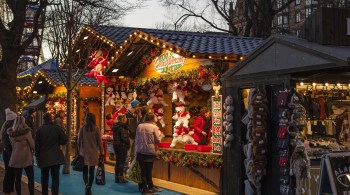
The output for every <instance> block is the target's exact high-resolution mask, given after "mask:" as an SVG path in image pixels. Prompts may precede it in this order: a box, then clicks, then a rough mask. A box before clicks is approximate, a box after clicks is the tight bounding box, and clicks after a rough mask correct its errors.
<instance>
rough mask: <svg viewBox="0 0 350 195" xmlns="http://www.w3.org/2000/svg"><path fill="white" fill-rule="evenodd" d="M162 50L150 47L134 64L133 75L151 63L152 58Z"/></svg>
mask: <svg viewBox="0 0 350 195" xmlns="http://www.w3.org/2000/svg"><path fill="white" fill-rule="evenodd" d="M161 52H162V50H161V49H160V48H158V47H155V46H154V47H152V48H151V49H150V51H149V52H148V53H146V54H145V55H143V56H142V57H141V60H140V62H139V63H138V64H137V65H136V66H135V70H134V71H133V73H132V74H133V77H136V76H138V75H139V74H140V73H141V72H142V71H144V70H145V69H146V66H149V65H150V64H151V63H152V60H153V59H154V58H156V57H158V56H159V55H160V54H161Z"/></svg>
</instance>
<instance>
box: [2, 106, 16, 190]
mask: <svg viewBox="0 0 350 195" xmlns="http://www.w3.org/2000/svg"><path fill="white" fill-rule="evenodd" d="M5 113H6V121H5V122H4V124H3V125H2V127H1V141H2V143H3V147H4V151H3V152H2V158H3V160H4V164H5V175H4V181H3V183H2V185H3V187H2V190H3V192H4V194H5V195H9V194H11V192H13V191H14V185H15V169H14V168H13V167H10V166H9V162H10V158H11V153H12V146H11V142H10V137H9V135H8V134H7V130H8V129H9V128H11V127H12V126H13V123H14V121H15V119H16V118H17V114H16V113H14V112H13V111H11V110H10V109H9V108H6V109H5Z"/></svg>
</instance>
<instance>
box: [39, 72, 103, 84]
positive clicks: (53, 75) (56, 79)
mask: <svg viewBox="0 0 350 195" xmlns="http://www.w3.org/2000/svg"><path fill="white" fill-rule="evenodd" d="M41 71H42V73H43V75H45V77H47V78H48V79H50V80H51V81H52V82H53V83H54V84H56V85H63V82H62V79H61V77H60V74H59V73H58V71H57V70H41ZM82 71H83V70H78V72H76V71H73V75H74V76H73V82H74V81H75V80H77V79H78V77H79V75H80V74H81V73H82ZM62 73H63V77H64V78H66V76H67V72H66V71H62ZM75 73H76V74H75ZM78 84H79V85H97V83H96V80H95V78H92V77H87V76H84V75H83V76H82V77H81V79H80V80H79V82H78Z"/></svg>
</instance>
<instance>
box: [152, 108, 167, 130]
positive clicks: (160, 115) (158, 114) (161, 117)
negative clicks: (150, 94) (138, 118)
mask: <svg viewBox="0 0 350 195" xmlns="http://www.w3.org/2000/svg"><path fill="white" fill-rule="evenodd" d="M152 111H153V113H154V115H156V118H157V122H159V123H160V124H161V125H162V127H163V128H164V127H165V122H164V110H163V108H162V107H160V108H152Z"/></svg>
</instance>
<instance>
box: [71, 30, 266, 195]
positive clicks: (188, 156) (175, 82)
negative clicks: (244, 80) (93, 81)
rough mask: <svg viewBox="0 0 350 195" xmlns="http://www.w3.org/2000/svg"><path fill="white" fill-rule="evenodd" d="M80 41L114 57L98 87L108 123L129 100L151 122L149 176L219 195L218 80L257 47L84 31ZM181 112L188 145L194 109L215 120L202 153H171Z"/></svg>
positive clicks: (246, 42)
mask: <svg viewBox="0 0 350 195" xmlns="http://www.w3.org/2000/svg"><path fill="white" fill-rule="evenodd" d="M79 37H80V39H82V38H83V37H90V38H91V37H97V38H99V39H101V40H103V41H104V42H106V43H108V44H110V45H112V46H113V48H114V49H115V50H113V52H109V54H110V55H109V62H110V63H108V65H106V67H105V68H104V71H103V75H104V76H106V77H108V83H103V84H102V86H101V87H102V89H103V92H102V93H103V94H102V97H103V101H104V102H103V105H104V110H103V114H104V115H105V116H106V117H107V118H108V120H106V119H105V118H106V117H103V118H104V119H105V120H106V122H110V120H111V119H110V118H112V121H113V118H115V116H117V115H118V113H120V112H125V111H126V110H127V109H128V107H130V102H131V101H132V100H133V98H134V96H133V95H134V92H136V94H137V98H136V99H137V100H139V101H140V102H141V105H142V106H145V107H146V108H147V109H148V110H149V111H150V112H153V113H155V114H156V115H157V118H158V122H157V125H158V127H159V128H160V130H161V131H162V133H163V134H164V136H165V137H164V138H163V139H162V143H161V144H160V145H159V147H160V149H159V150H158V153H157V157H158V160H157V161H156V162H155V165H154V169H153V170H154V173H153V176H154V177H156V178H159V179H163V180H167V181H171V182H175V183H180V184H184V185H187V186H191V187H196V188H200V189H204V190H208V191H212V192H219V191H220V176H221V168H222V159H223V157H222V152H221V151H222V147H223V139H222V128H221V125H222V113H223V112H224V111H223V110H222V103H223V102H222V100H221V99H220V97H221V96H220V95H219V94H220V83H219V78H220V77H221V74H222V73H223V72H224V71H225V70H227V69H228V68H230V67H233V66H234V65H235V63H236V62H237V61H239V60H242V59H243V58H244V56H245V55H247V54H248V53H249V52H250V51H251V50H253V49H254V48H255V47H257V45H258V44H259V43H261V42H262V39H259V38H243V37H234V36H227V35H223V34H209V33H208V34H206V33H197V32H183V31H170V30H157V29H142V28H130V27H117V26H85V27H83V28H82V30H81V31H80V33H79ZM80 41H81V40H80ZM78 42H79V40H78ZM213 89H216V92H217V94H216V95H215V91H214V90H213ZM212 99H213V101H212ZM181 105H183V106H184V110H183V111H185V112H187V113H188V114H189V115H190V119H189V124H188V127H186V126H185V123H183V124H180V123H179V126H180V127H183V129H182V130H183V132H184V136H185V135H186V136H189V137H187V138H188V139H189V140H191V138H192V137H191V136H190V133H188V132H187V131H192V130H193V128H194V127H193V125H194V121H195V119H196V117H198V115H199V111H200V109H201V108H203V107H207V108H208V109H209V111H210V110H211V111H212V112H213V113H214V114H213V115H212V118H211V119H212V121H213V123H212V126H210V127H213V128H215V129H216V131H214V132H208V134H209V133H210V134H212V135H213V136H214V137H213V138H212V139H210V137H209V136H208V139H203V140H204V142H207V143H204V142H203V143H204V145H202V146H196V145H194V144H192V145H191V144H188V145H186V144H185V143H182V142H179V143H176V144H173V145H172V146H173V147H172V148H170V147H169V145H171V144H170V143H172V140H173V134H175V133H178V132H179V129H178V128H176V127H175V126H176V124H177V123H176V122H177V120H173V116H174V115H176V114H175V111H176V109H179V107H181ZM212 105H215V106H212ZM182 108H183V107H181V109H182ZM163 121H164V122H163ZM103 124H105V123H103ZM208 124H209V123H208ZM210 129H212V128H210ZM103 130H104V131H105V133H108V131H109V130H110V128H108V125H105V128H104V129H103ZM180 135H181V137H183V135H182V134H180ZM192 141H193V140H192ZM213 142H214V143H213ZM192 143H194V142H192ZM212 146H214V147H212ZM184 148H186V149H184ZM213 149H214V150H213ZM204 150H207V151H206V152H203V151H204Z"/></svg>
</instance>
